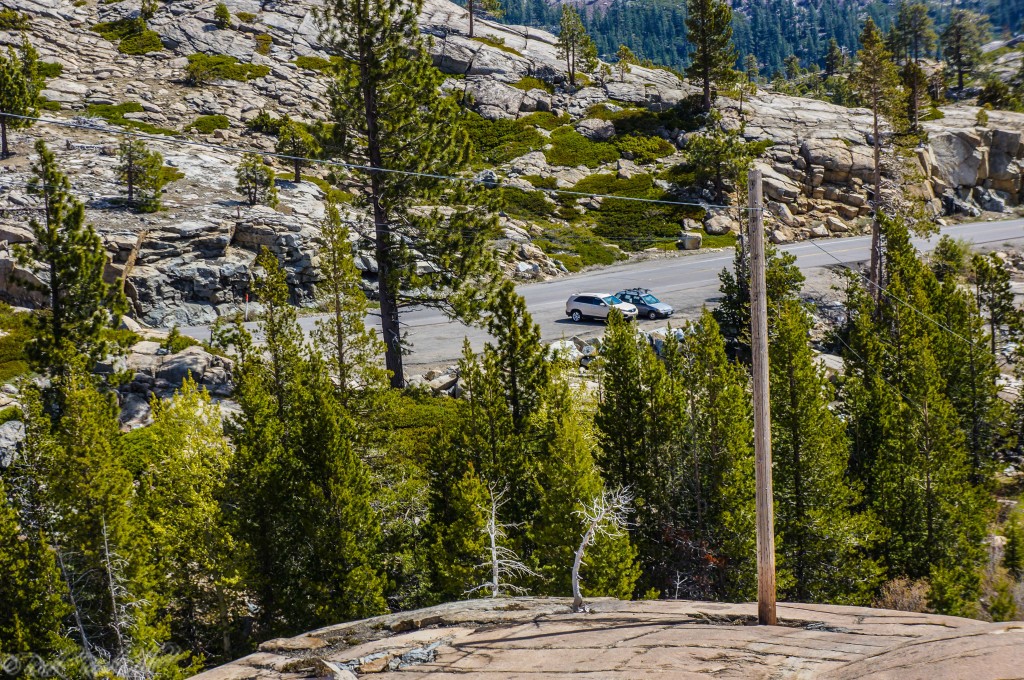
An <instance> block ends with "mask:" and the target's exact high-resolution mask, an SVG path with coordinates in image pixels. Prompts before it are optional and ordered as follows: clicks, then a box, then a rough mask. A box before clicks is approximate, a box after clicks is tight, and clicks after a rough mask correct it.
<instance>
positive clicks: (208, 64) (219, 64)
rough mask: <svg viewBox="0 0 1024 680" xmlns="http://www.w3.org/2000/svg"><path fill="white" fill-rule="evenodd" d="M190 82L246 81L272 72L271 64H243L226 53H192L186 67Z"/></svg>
mask: <svg viewBox="0 0 1024 680" xmlns="http://www.w3.org/2000/svg"><path fill="white" fill-rule="evenodd" d="M185 72H186V76H187V79H188V82H189V83H190V84H192V85H205V84H206V83H208V82H210V81H211V80H237V81H241V82H245V81H247V80H253V79H254V78H262V77H263V76H265V75H268V74H269V73H270V67H269V66H263V65H262V64H243V63H240V62H239V61H238V60H237V59H235V58H234V57H231V56H228V55H226V54H202V53H197V54H190V55H188V67H187V68H186V71H185Z"/></svg>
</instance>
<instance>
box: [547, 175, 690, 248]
mask: <svg viewBox="0 0 1024 680" xmlns="http://www.w3.org/2000/svg"><path fill="white" fill-rule="evenodd" d="M573 191H578V192H582V193H588V194H600V195H604V196H621V197H623V198H646V199H652V200H671V198H672V197H671V195H669V194H666V192H664V191H663V190H662V189H660V188H658V187H657V186H656V185H655V184H654V177H653V176H651V175H647V174H643V175H636V176H634V177H632V178H630V179H619V178H618V177H616V176H615V175H612V174H597V175H591V176H589V177H586V178H584V179H582V180H580V181H579V182H577V184H576V186H574V187H573ZM572 199H574V197H573V196H571V195H568V196H566V197H565V199H564V200H565V201H569V200H572ZM702 217H703V210H702V209H700V208H695V207H691V206H682V205H670V204H666V203H647V202H643V201H633V200H616V199H615V198H605V199H603V200H602V201H601V206H600V207H599V208H597V209H594V210H591V211H589V212H588V213H587V215H586V219H587V220H589V221H591V222H592V224H593V230H594V233H595V234H596V235H597V236H601V237H603V238H607V239H613V240H614V241H615V242H616V243H617V244H618V245H619V246H621V247H623V248H632V249H635V250H641V249H643V248H648V247H650V246H651V245H653V244H655V243H656V242H658V241H664V240H666V239H673V238H675V237H677V236H678V235H679V231H680V227H681V225H682V221H683V220H684V219H685V218H691V219H700V218H702Z"/></svg>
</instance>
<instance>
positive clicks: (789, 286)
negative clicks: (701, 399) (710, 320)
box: [712, 242, 804, 361]
mask: <svg viewBox="0 0 1024 680" xmlns="http://www.w3.org/2000/svg"><path fill="white" fill-rule="evenodd" d="M765 267H766V269H765V285H766V290H767V293H768V319H769V321H771V320H772V319H777V318H778V316H779V313H780V312H781V309H782V306H783V304H784V303H785V302H786V301H787V300H794V299H796V297H797V296H798V295H799V294H800V289H801V287H802V286H803V284H804V275H803V272H801V271H800V269H799V268H798V267H797V266H796V257H795V256H794V255H793V254H792V253H786V252H784V253H780V252H779V251H778V249H777V248H776V247H775V246H773V245H772V244H767V245H766V246H765ZM718 279H719V281H721V282H722V285H721V287H720V290H721V292H722V302H721V304H720V305H719V306H718V307H717V308H715V310H714V311H713V312H712V314H713V315H714V317H715V320H716V321H717V322H718V324H719V327H720V328H721V332H722V334H723V335H724V336H725V337H726V339H727V340H728V341H729V342H731V343H735V344H736V354H737V355H738V356H739V357H740V358H742V359H743V360H744V361H747V360H749V357H750V263H749V262H748V261H747V256H746V253H745V252H744V250H743V244H742V242H737V243H736V246H735V255H734V257H733V268H732V271H730V270H728V269H722V271H721V272H719V274H718Z"/></svg>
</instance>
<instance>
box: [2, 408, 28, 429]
mask: <svg viewBox="0 0 1024 680" xmlns="http://www.w3.org/2000/svg"><path fill="white" fill-rule="evenodd" d="M23 417H24V414H23V413H22V412H21V409H20V408H18V407H17V406H8V407H7V408H5V409H3V410H0V425H3V424H4V423H9V422H11V421H12V420H21V419H22V418H23Z"/></svg>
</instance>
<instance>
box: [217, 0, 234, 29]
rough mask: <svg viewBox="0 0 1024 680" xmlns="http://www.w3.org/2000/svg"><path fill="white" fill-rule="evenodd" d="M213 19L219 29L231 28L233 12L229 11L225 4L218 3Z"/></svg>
mask: <svg viewBox="0 0 1024 680" xmlns="http://www.w3.org/2000/svg"><path fill="white" fill-rule="evenodd" d="M213 19H214V21H216V22H217V27H218V28H230V27H231V12H229V11H228V6H227V5H225V4H224V3H223V2H218V3H217V6H216V7H215V8H214V10H213Z"/></svg>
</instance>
